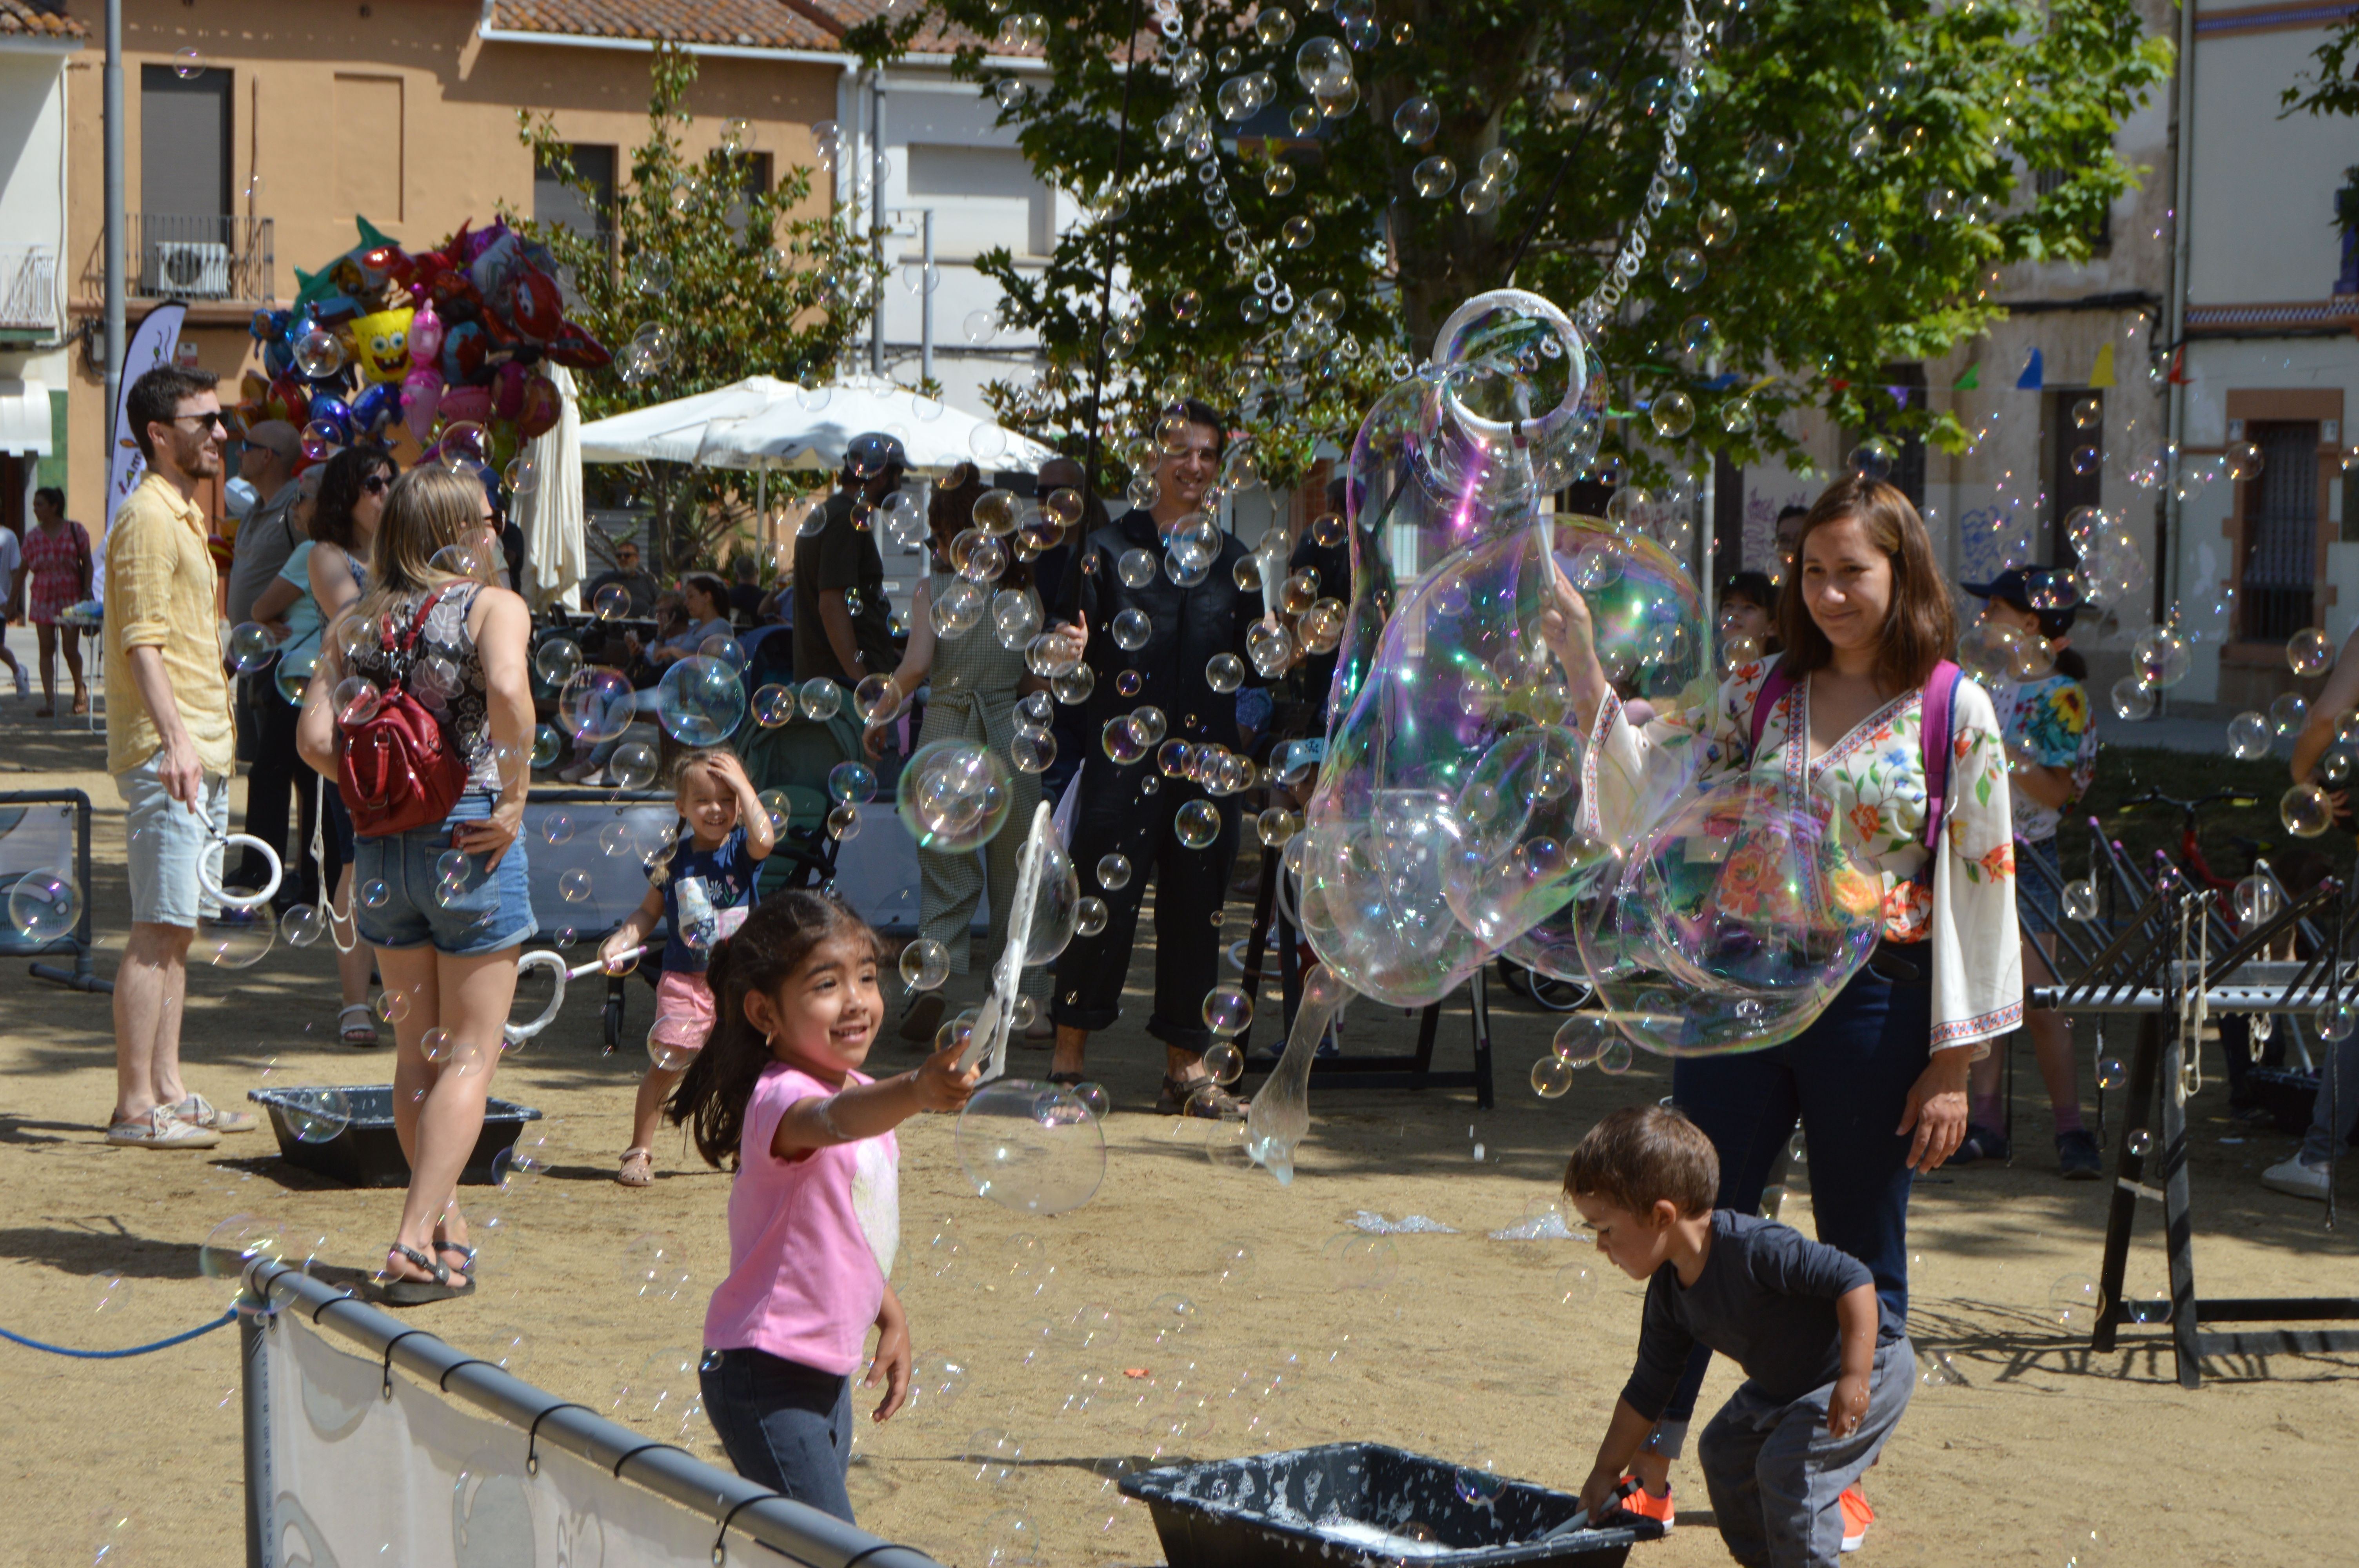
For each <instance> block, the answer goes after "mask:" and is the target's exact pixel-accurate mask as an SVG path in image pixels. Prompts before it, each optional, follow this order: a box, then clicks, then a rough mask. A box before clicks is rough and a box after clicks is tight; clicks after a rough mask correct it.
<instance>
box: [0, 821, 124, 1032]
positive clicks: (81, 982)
mask: <svg viewBox="0 0 2359 1568" xmlns="http://www.w3.org/2000/svg"><path fill="white" fill-rule="evenodd" d="M22 806H72V807H73V808H74V826H73V840H74V841H73V866H72V870H71V875H72V877H73V884H74V891H75V892H77V893H79V894H81V896H82V914H81V917H80V918H79V919H77V920H76V921H75V922H74V928H73V935H72V936H71V938H67V940H71V943H72V944H73V968H71V969H61V968H58V967H57V966H56V965H55V964H40V963H36V964H32V965H29V966H27V967H28V968H30V969H31V970H32V972H33V974H34V975H35V976H36V977H38V979H45V980H54V981H56V982H57V983H58V984H60V985H61V986H71V987H72V988H73V989H76V990H78V991H112V990H113V989H114V981H112V980H103V979H99V978H98V976H97V974H96V973H95V972H94V971H93V970H92V968H91V961H90V955H91V938H90V905H91V897H90V833H91V809H90V796H89V795H85V794H83V793H82V791H81V790H78V789H25V790H6V791H0V809H6V808H9V807H22ZM41 869H43V868H39V867H26V866H18V867H16V868H14V871H15V873H16V875H9V876H6V878H5V885H6V886H13V885H15V881H16V876H21V875H24V874H27V872H29V871H38V870H41ZM49 869H53V870H55V871H58V872H60V874H65V873H66V871H67V868H65V867H64V866H57V867H54V868H49ZM0 874H5V871H0ZM57 946H58V944H56V943H47V944H43V945H42V946H39V947H37V948H33V949H29V950H30V951H35V952H43V953H46V952H53V951H55V950H56V947H57ZM18 950H19V951H26V950H27V949H21V948H20V949H18Z"/></svg>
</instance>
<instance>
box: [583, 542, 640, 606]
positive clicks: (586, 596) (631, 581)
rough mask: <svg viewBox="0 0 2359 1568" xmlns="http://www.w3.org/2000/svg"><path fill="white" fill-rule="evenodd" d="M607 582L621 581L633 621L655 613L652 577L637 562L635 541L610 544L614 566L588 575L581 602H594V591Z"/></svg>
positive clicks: (595, 594)
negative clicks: (590, 576)
mask: <svg viewBox="0 0 2359 1568" xmlns="http://www.w3.org/2000/svg"><path fill="white" fill-rule="evenodd" d="M610 582H618V583H621V584H622V585H623V591H624V592H625V593H627V594H629V595H630V596H631V609H630V614H631V618H632V619H633V620H635V621H636V620H641V619H644V618H645V617H647V616H649V615H653V614H654V613H655V612H656V579H653V578H651V577H649V576H648V575H647V572H646V571H645V570H644V569H643V568H641V567H640V565H639V546H638V541H637V540H636V539H624V540H621V541H619V542H618V543H617V544H616V545H615V546H614V570H613V571H610V572H601V573H599V574H598V575H597V576H596V577H594V578H592V579H590V586H589V587H588V588H586V589H582V603H584V604H592V603H594V602H595V601H596V600H597V597H598V590H599V589H602V588H603V587H605V586H606V585H607V584H608V583H610Z"/></svg>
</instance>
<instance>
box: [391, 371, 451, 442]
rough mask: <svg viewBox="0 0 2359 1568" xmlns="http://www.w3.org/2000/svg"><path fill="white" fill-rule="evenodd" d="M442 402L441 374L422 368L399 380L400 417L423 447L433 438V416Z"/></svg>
mask: <svg viewBox="0 0 2359 1568" xmlns="http://www.w3.org/2000/svg"><path fill="white" fill-rule="evenodd" d="M441 401H442V373H441V372H440V371H433V370H428V369H426V368H425V367H424V366H422V365H421V366H419V368H417V369H415V370H413V371H411V372H410V373H408V375H406V376H403V377H402V378H401V417H402V422H403V423H404V424H406V425H408V427H409V433H410V434H411V435H413V436H415V437H417V438H418V440H419V445H421V446H423V445H424V444H425V443H426V442H427V441H429V440H430V439H432V438H433V435H434V414H435V410H436V408H437V406H439V405H440V403H441Z"/></svg>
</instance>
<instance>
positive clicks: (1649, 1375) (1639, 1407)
mask: <svg viewBox="0 0 2359 1568" xmlns="http://www.w3.org/2000/svg"><path fill="white" fill-rule="evenodd" d="M1719 1189H1720V1158H1719V1156H1718V1154H1717V1153H1716V1152H1714V1151H1713V1149H1712V1141H1711V1140H1710V1139H1708V1138H1706V1137H1705V1136H1704V1135H1703V1131H1702V1130H1701V1129H1700V1128H1698V1127H1697V1126H1696V1124H1695V1123H1694V1122H1692V1121H1690V1120H1689V1119H1687V1118H1686V1117H1684V1116H1682V1115H1680V1113H1679V1112H1678V1111H1676V1110H1672V1109H1670V1108H1668V1107H1666V1106H1660V1105H1643V1106H1626V1107H1625V1108H1622V1109H1620V1110H1617V1111H1615V1112H1614V1114H1613V1115H1611V1116H1609V1117H1607V1118H1606V1119H1604V1120H1603V1121H1601V1122H1599V1123H1598V1124H1597V1125H1596V1126H1595V1127H1593V1128H1592V1129H1590V1130H1589V1133H1588V1135H1587V1136H1586V1137H1584V1138H1582V1141H1581V1142H1580V1144H1579V1145H1578V1146H1577V1147H1575V1148H1574V1150H1573V1152H1572V1158H1571V1160H1570V1161H1569V1162H1567V1163H1566V1165H1565V1173H1564V1190H1565V1195H1566V1196H1568V1197H1570V1198H1571V1199H1572V1201H1573V1206H1575V1207H1576V1208H1578V1209H1579V1210H1580V1211H1581V1217H1582V1218H1583V1219H1584V1220H1586V1221H1588V1222H1589V1224H1590V1225H1591V1226H1593V1227H1595V1229H1596V1232H1597V1249H1598V1250H1599V1251H1601V1252H1603V1253H1604V1254H1605V1256H1606V1257H1607V1258H1608V1259H1610V1260H1612V1261H1613V1263H1614V1267H1616V1268H1618V1269H1620V1270H1621V1271H1623V1272H1624V1273H1625V1274H1627V1275H1629V1276H1630V1277H1631V1278H1632V1279H1634V1280H1644V1281H1647V1304H1646V1308H1645V1316H1644V1319H1643V1321H1642V1323H1641V1326H1640V1329H1639V1337H1638V1358H1637V1365H1636V1368H1634V1369H1633V1370H1632V1371H1631V1374H1630V1380H1629V1382H1628V1383H1627V1384H1625V1386H1624V1388H1623V1390H1622V1397H1621V1399H1620V1400H1618V1401H1617V1402H1616V1403H1615V1405H1614V1419H1613V1421H1612V1422H1611V1423H1610V1424H1609V1425H1608V1426H1607V1427H1606V1430H1605V1437H1604V1441H1603V1442H1602V1443H1600V1444H1598V1449H1597V1462H1596V1464H1595V1465H1594V1466H1593V1468H1592V1469H1591V1471H1590V1475H1589V1479H1588V1480H1587V1481H1586V1482H1585V1483H1583V1484H1582V1491H1581V1500H1582V1507H1584V1508H1587V1509H1593V1510H1594V1509H1597V1508H1599V1507H1600V1506H1602V1505H1603V1503H1604V1501H1605V1499H1606V1498H1607V1497H1608V1496H1609V1495H1610V1494H1612V1493H1613V1492H1614V1489H1615V1487H1616V1486H1617V1484H1618V1478H1619V1477H1620V1476H1622V1475H1623V1473H1624V1472H1625V1470H1626V1469H1627V1468H1628V1467H1629V1465H1630V1463H1631V1461H1632V1460H1634V1459H1636V1457H1637V1455H1638V1454H1639V1451H1640V1449H1641V1448H1642V1447H1643V1446H1646V1445H1647V1444H1648V1443H1649V1442H1650V1438H1651V1436H1652V1434H1655V1433H1657V1432H1658V1427H1657V1422H1659V1421H1660V1420H1661V1417H1662V1414H1663V1411H1664V1410H1665V1409H1666V1408H1667V1407H1668V1406H1669V1403H1670V1399H1671V1391H1672V1390H1674V1389H1675V1388H1677V1387H1678V1385H1679V1382H1680V1377H1681V1375H1682V1374H1683V1373H1684V1372H1685V1371H1686V1370H1687V1364H1688V1357H1689V1355H1690V1352H1691V1351H1692V1350H1693V1349H1694V1348H1695V1346H1698V1345H1700V1344H1701V1345H1706V1346H1711V1347H1712V1349H1713V1350H1716V1351H1718V1352H1720V1353H1721V1354H1722V1355H1723V1356H1726V1357H1731V1358H1732V1359H1734V1361H1736V1362H1737V1364H1738V1365H1740V1366H1742V1367H1743V1368H1745V1382H1744V1384H1743V1385H1742V1386H1741V1387H1739V1388H1738V1389H1737V1390H1736V1392H1735V1393H1734V1395H1732V1396H1731V1397H1730V1399H1729V1400H1728V1403H1726V1404H1725V1405H1723V1406H1722V1407H1721V1411H1720V1413H1719V1414H1718V1415H1716V1416H1714V1417H1713V1418H1712V1424H1711V1425H1709V1426H1707V1427H1706V1428H1705V1429H1704V1433H1703V1436H1702V1437H1701V1439H1700V1440H1699V1441H1698V1443H1697V1444H1696V1455H1697V1460H1698V1463H1699V1464H1700V1465H1701V1468H1702V1470H1703V1476H1704V1487H1705V1489H1706V1491H1707V1492H1708V1493H1709V1495H1710V1496H1711V1498H1712V1518H1713V1520H1714V1522H1715V1523H1717V1524H1718V1525H1719V1526H1720V1533H1721V1539H1722V1541H1723V1542H1725V1543H1726V1545H1727V1547H1728V1550H1729V1552H1730V1553H1731V1554H1732V1555H1733V1556H1734V1557H1735V1559H1736V1560H1737V1561H1738V1562H1739V1563H1748V1564H1771V1565H1774V1568H1804V1565H1806V1564H1807V1565H1810V1568H1821V1565H1823V1568H1835V1564H1836V1563H1838V1562H1839V1561H1840V1560H1841V1557H1842V1554H1843V1551H1844V1550H1845V1547H1844V1539H1845V1537H1846V1535H1847V1534H1848V1533H1849V1526H1848V1524H1847V1520H1846V1516H1847V1515H1848V1514H1849V1513H1850V1512H1851V1509H1850V1508H1849V1507H1848V1506H1847V1503H1846V1499H1845V1498H1844V1494H1845V1493H1846V1492H1847V1491H1850V1490H1851V1487H1852V1483H1853V1482H1854V1481H1856V1480H1857V1479H1858V1478H1859V1477H1860V1476H1861V1475H1862V1474H1863V1473H1864V1471H1865V1470H1866V1469H1867V1467H1868V1465H1871V1464H1873V1463H1875V1456H1876V1454H1878V1453H1880V1452H1881V1451H1882V1450H1883V1447H1884V1444H1885V1441H1886V1439H1887V1438H1889V1437H1890V1436H1891V1435H1892V1432H1893V1429H1894V1428H1895V1427H1896V1426H1897V1425H1898V1424H1899V1422H1900V1412H1901V1411H1904V1410H1906V1409H1907V1408H1908V1396H1909V1394H1910V1393H1911V1392H1912V1391H1913V1390H1915V1388H1916V1383H1917V1376H1916V1374H1917V1358H1916V1354H1915V1352H1914V1351H1913V1350H1912V1349H1911V1348H1910V1347H1909V1344H1908V1335H1907V1334H1906V1333H1905V1332H1904V1331H1903V1329H1902V1326H1901V1325H1900V1323H1899V1321H1898V1319H1897V1317H1896V1316H1894V1315H1893V1314H1892V1311H1891V1309H1889V1308H1887V1307H1886V1306H1885V1305H1884V1304H1883V1303H1882V1302H1880V1301H1879V1300H1878V1299H1877V1296H1876V1292H1875V1276H1874V1275H1872V1274H1871V1273H1869V1272H1868V1269H1867V1265H1866V1264H1864V1263H1862V1262H1861V1261H1860V1260H1858V1259H1856V1258H1854V1257H1852V1256H1851V1255H1850V1254H1849V1253H1847V1252H1841V1251H1838V1250H1836V1249H1834V1248H1832V1247H1827V1246H1823V1245H1821V1244H1820V1243H1818V1242H1815V1241H1810V1240H1807V1239H1805V1238H1803V1237H1802V1235H1801V1234H1800V1233H1799V1231H1795V1230H1792V1229H1789V1228H1788V1227H1785V1226H1782V1225H1779V1224H1778V1223H1777V1221H1775V1220H1769V1219H1762V1218H1759V1217H1756V1216H1753V1215H1744V1214H1738V1213H1737V1212H1736V1211H1735V1210H1734V1209H1715V1208H1713V1207H1712V1200H1713V1197H1714V1195H1715V1194H1716V1193H1717V1192H1718V1191H1719ZM1852 1495H1853V1496H1854V1497H1856V1496H1857V1494H1856V1493H1853V1494H1852ZM1858 1509H1859V1512H1860V1514H1862V1515H1864V1517H1865V1518H1870V1519H1872V1518H1873V1517H1874V1516H1873V1515H1872V1514H1868V1513H1867V1512H1866V1505H1865V1502H1864V1499H1863V1500H1861V1501H1860V1503H1859V1505H1858ZM1859 1529H1860V1530H1862V1531H1863V1532H1864V1529H1865V1526H1864V1522H1863V1523H1862V1524H1861V1525H1860V1526H1859Z"/></svg>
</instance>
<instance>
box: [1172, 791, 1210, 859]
mask: <svg viewBox="0 0 2359 1568" xmlns="http://www.w3.org/2000/svg"><path fill="white" fill-rule="evenodd" d="M1171 830H1172V832H1173V834H1174V835H1175V836H1177V837H1178V838H1179V840H1180V843H1181V844H1182V845H1184V846H1185V847H1187V848H1188V849H1211V848H1212V841H1213V840H1214V839H1216V838H1219V837H1220V836H1221V808H1220V807H1219V806H1214V805H1213V804H1212V802H1211V801H1209V800H1191V801H1189V802H1188V803H1187V804H1186V805H1184V806H1180V809H1179V810H1178V811H1177V812H1175V813H1174V814H1173V815H1172V818H1171Z"/></svg>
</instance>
